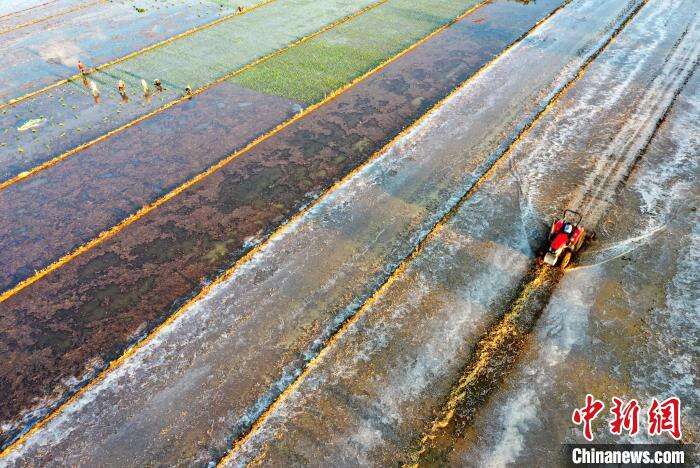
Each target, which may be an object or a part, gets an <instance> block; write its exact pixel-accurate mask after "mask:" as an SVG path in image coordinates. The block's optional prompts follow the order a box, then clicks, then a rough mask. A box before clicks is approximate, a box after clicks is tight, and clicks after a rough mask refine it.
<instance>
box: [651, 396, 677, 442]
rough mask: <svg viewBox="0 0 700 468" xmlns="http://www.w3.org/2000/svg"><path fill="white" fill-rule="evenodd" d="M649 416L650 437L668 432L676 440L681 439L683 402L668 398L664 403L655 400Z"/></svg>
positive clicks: (652, 401)
mask: <svg viewBox="0 0 700 468" xmlns="http://www.w3.org/2000/svg"><path fill="white" fill-rule="evenodd" d="M648 416H649V435H659V434H661V433H662V432H668V433H669V434H671V436H672V437H673V438H674V439H676V440H678V439H680V438H681V400H679V399H678V398H677V397H671V398H668V399H666V400H664V401H663V402H662V403H659V401H658V400H657V399H656V398H653V399H652V400H651V407H650V408H649V413H648Z"/></svg>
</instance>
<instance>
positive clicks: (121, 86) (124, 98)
mask: <svg viewBox="0 0 700 468" xmlns="http://www.w3.org/2000/svg"><path fill="white" fill-rule="evenodd" d="M117 91H119V95H120V96H121V97H122V101H124V102H127V101H128V100H129V96H127V95H126V84H125V83H124V80H119V81H118V82H117Z"/></svg>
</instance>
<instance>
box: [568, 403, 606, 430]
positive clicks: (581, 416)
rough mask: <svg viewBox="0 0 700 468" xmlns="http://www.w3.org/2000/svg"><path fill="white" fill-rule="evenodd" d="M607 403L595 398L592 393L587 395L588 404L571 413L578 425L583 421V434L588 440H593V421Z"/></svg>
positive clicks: (572, 418)
mask: <svg viewBox="0 0 700 468" xmlns="http://www.w3.org/2000/svg"><path fill="white" fill-rule="evenodd" d="M603 408H605V405H604V404H603V402H602V401H600V400H596V399H595V398H593V395H591V394H590V393H589V394H588V395H586V405H585V406H584V407H583V408H576V409H575V410H574V414H572V415H571V420H572V421H573V422H574V424H576V425H577V426H578V425H580V424H581V423H583V436H584V437H585V438H586V440H588V441H591V440H593V433H592V432H591V421H593V420H594V419H595V418H596V416H598V413H600V412H601V411H603Z"/></svg>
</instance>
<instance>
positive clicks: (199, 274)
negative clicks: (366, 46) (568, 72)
mask: <svg viewBox="0 0 700 468" xmlns="http://www.w3.org/2000/svg"><path fill="white" fill-rule="evenodd" d="M492 5H493V6H491V5H489V8H485V9H480V10H477V12H478V13H479V16H476V17H467V18H465V19H464V20H463V21H462V22H460V23H457V24H456V25H454V26H453V27H451V28H448V29H447V30H445V31H444V32H443V33H441V34H440V35H438V36H435V37H433V38H432V39H431V40H430V41H429V42H426V43H424V44H422V45H421V46H420V47H418V48H416V49H414V50H413V51H412V52H411V53H409V54H407V55H405V56H403V57H401V58H400V59H399V60H397V61H395V62H393V63H392V64H390V65H388V66H387V67H386V68H384V69H383V70H382V71H380V72H379V73H377V74H375V75H373V76H371V77H369V78H368V79H367V80H365V81H363V82H361V83H358V84H357V85H356V86H355V87H353V88H352V89H350V90H348V91H347V92H346V93H344V94H342V95H340V96H338V97H337V98H336V99H335V100H333V101H331V102H329V103H328V104H326V105H325V106H324V107H321V108H319V109H317V110H316V111H315V112H314V113H312V114H309V115H308V116H306V117H305V118H304V119H302V120H300V121H298V122H296V123H295V124H294V125H293V126H290V127H288V128H287V129H285V130H284V131H283V132H281V133H280V134H279V135H276V136H275V137H273V138H270V139H269V140H267V141H265V142H262V143H261V144H260V145H258V146H257V147H256V148H253V149H252V150H251V151H249V152H248V153H246V154H244V155H243V157H240V158H238V159H236V160H234V161H232V162H231V163H230V164H229V165H227V166H226V167H225V168H224V169H222V170H221V171H220V172H219V173H216V174H214V175H212V176H211V177H209V178H208V179H206V180H205V181H203V182H202V183H201V184H200V185H199V186H196V187H193V188H192V189H191V190H188V191H187V193H186V194H183V196H182V197H178V198H175V199H173V200H172V201H171V202H168V203H167V204H165V205H163V206H162V207H160V208H159V209H157V210H154V211H153V212H152V213H149V214H148V215H147V216H146V217H144V218H143V219H141V220H139V221H138V222H136V223H135V224H134V225H132V226H129V227H128V228H127V229H125V230H124V231H123V232H120V233H119V234H118V235H117V236H115V238H114V239H111V240H109V241H107V242H105V243H104V245H101V246H99V247H97V248H95V249H93V250H91V251H89V252H87V253H86V254H83V255H81V256H79V257H77V258H76V259H75V260H74V261H73V262H70V263H68V264H67V265H65V266H64V267H62V268H60V269H59V270H57V271H56V272H55V276H54V274H52V275H50V276H49V277H47V278H46V280H47V281H45V280H41V281H39V282H37V283H35V284H34V285H31V286H29V287H28V288H27V289H26V290H24V291H22V292H21V293H20V294H19V295H17V296H15V297H13V298H10V299H9V300H8V301H6V302H4V303H2V304H0V307H2V308H3V310H4V311H7V315H6V317H8V320H7V321H6V325H7V326H8V327H11V328H13V329H14V330H15V331H13V332H12V334H13V335H14V336H16V337H19V336H21V334H23V333H24V332H22V330H25V331H26V332H29V333H33V332H32V329H33V328H34V326H33V325H30V326H28V327H25V326H24V325H20V324H22V323H27V322H26V320H27V318H28V317H30V316H33V317H35V319H31V320H32V321H33V320H38V321H39V322H41V323H44V324H45V326H47V327H48V328H54V326H53V325H49V323H51V322H53V323H55V324H56V325H59V324H60V325H59V329H62V330H64V331H62V332H59V334H58V335H54V336H55V338H56V339H55V341H52V342H41V343H37V342H35V341H34V340H33V339H32V338H31V335H29V336H27V338H29V341H28V342H26V343H27V344H29V346H28V347H26V348H25V350H24V351H20V347H18V346H16V345H15V346H13V348H12V349H13V351H14V353H13V356H14V358H15V359H14V361H13V364H14V366H15V367H14V369H12V368H11V367H5V368H4V369H3V372H7V374H5V375H6V376H7V378H8V380H9V379H10V378H11V379H12V381H14V382H16V383H17V384H16V385H17V387H15V388H17V390H18V391H17V394H18V396H19V395H21V394H25V395H31V394H32V393H34V391H32V392H27V391H25V390H21V391H20V389H26V388H27V387H26V385H29V386H31V387H34V388H36V389H37V390H38V391H39V392H40V393H43V394H44V395H46V394H48V395H50V394H51V392H52V391H54V388H55V385H57V384H59V383H60V381H61V379H65V378H66V377H67V376H71V375H73V376H77V377H79V376H80V374H81V373H82V372H83V371H84V369H85V366H88V370H89V366H90V365H94V363H92V362H90V360H91V359H93V358H94V357H95V356H96V354H95V353H98V354H97V355H98V356H102V357H101V358H100V359H102V360H110V359H111V358H112V356H115V355H117V354H118V353H119V352H120V351H119V350H120V349H123V346H124V345H125V344H127V343H128V342H129V341H131V340H132V339H133V338H134V336H138V335H139V334H140V333H142V332H143V331H144V328H146V329H150V328H151V327H152V326H153V324H154V323H157V322H158V321H159V320H162V318H164V317H165V316H167V314H168V313H169V311H171V310H172V308H173V307H176V306H177V304H178V303H179V302H180V301H181V300H182V298H185V297H187V296H188V295H189V294H191V292H192V291H196V290H197V289H198V288H200V287H201V286H202V279H203V278H204V279H206V278H212V277H214V276H216V274H217V272H218V271H221V270H222V269H225V268H227V267H228V266H229V265H231V263H232V262H233V261H235V259H236V258H238V257H240V256H241V255H242V253H244V252H245V251H246V250H248V249H249V248H250V247H251V239H250V237H251V236H261V235H266V234H267V233H269V232H270V231H271V230H272V229H273V228H274V226H277V225H279V224H280V223H282V222H283V221H284V219H286V217H288V216H289V215H290V214H291V213H293V212H294V211H295V210H297V209H298V208H299V207H303V205H304V204H305V203H308V202H309V201H310V200H312V199H313V197H314V196H315V195H314V194H315V193H317V192H318V191H320V190H323V189H324V188H325V187H327V186H328V184H329V183H332V182H333V181H334V180H337V178H339V177H341V176H342V175H343V174H345V173H347V172H348V171H350V170H351V169H352V168H353V167H354V166H356V165H357V164H359V163H361V162H362V161H364V160H365V159H366V158H368V157H369V156H370V155H371V154H372V153H373V152H374V151H376V150H378V149H380V148H381V146H382V145H383V144H384V143H385V142H386V141H388V140H389V139H390V138H391V137H392V136H393V135H395V134H396V133H397V132H399V131H400V130H401V129H402V128H403V126H405V125H407V124H409V123H410V122H411V121H412V120H413V119H415V118H417V117H418V116H419V115H421V114H422V113H423V112H425V109H427V108H428V107H429V106H430V105H432V104H433V103H434V102H436V101H437V100H438V99H440V98H441V97H443V96H444V95H445V94H447V93H448V92H449V91H450V90H451V89H452V88H453V87H454V86H456V85H458V84H459V83H460V82H461V81H463V80H464V79H466V78H467V77H468V76H469V75H470V74H472V73H474V72H475V71H476V70H477V69H478V68H479V67H480V66H482V65H483V64H484V63H486V62H487V61H488V60H490V58H491V57H492V56H493V55H495V54H497V53H498V52H499V51H500V50H502V49H503V47H505V46H507V45H508V44H509V43H510V41H513V40H516V39H517V38H518V37H519V36H520V35H522V34H524V33H525V32H527V30H528V29H529V28H530V27H532V26H533V25H534V24H535V23H536V22H537V21H538V19H540V18H541V17H542V16H543V15H546V14H547V13H548V12H550V11H552V10H553V9H554V8H556V6H557V3H555V2H551V3H550V4H549V5H548V7H546V8H538V9H533V10H529V9H527V8H525V7H523V6H521V5H518V4H516V3H510V2H494V3H493V4H492ZM543 5H547V4H546V3H543ZM528 8H529V7H528ZM518 11H519V12H520V15H519V17H520V18H521V22H520V29H511V28H512V27H513V25H514V24H515V23H513V22H512V21H511V22H509V23H508V24H509V26H508V27H505V28H504V29H503V30H500V34H499V33H498V32H499V28H501V27H502V26H501V25H502V24H503V22H502V21H501V19H502V18H506V17H509V18H513V17H514V15H513V13H514V12H518ZM529 11H532V13H533V15H532V16H529V17H528V15H527V14H526V12H529ZM474 20H478V22H474ZM483 32H490V33H489V35H490V36H491V37H493V38H494V40H493V41H492V42H491V41H489V42H484V44H483V46H482V48H481V49H479V48H477V47H476V44H475V40H476V38H477V37H479V36H480V35H481V34H482V33H483ZM487 37H488V36H487ZM590 39H591V38H590V37H589V40H590ZM585 43H586V40H585V39H584V40H582V41H581V42H578V43H577V44H585ZM460 52H461V53H464V54H467V53H468V55H465V57H468V58H469V60H465V61H462V62H455V61H452V60H447V59H446V58H445V57H447V56H448V55H449V54H454V53H460ZM570 59H571V58H569V60H570ZM418 78H420V79H418ZM197 101H198V100H195V101H193V103H194V102H197ZM367 115H370V116H371V119H369V120H364V116H367ZM313 141H316V142H318V143H316V146H313V147H309V142H313ZM128 143H129V144H132V142H128ZM324 147H326V148H328V149H324V150H323V151H321V152H319V153H318V154H317V153H315V152H316V151H318V150H320V149H322V148H324ZM280 155H282V156H283V157H280ZM68 162H69V161H66V162H65V163H68ZM273 162H274V164H273ZM56 167H57V168H60V167H61V166H60V165H59V166H56ZM154 169H155V168H154ZM30 181H31V179H30ZM273 181H276V183H275V184H273V183H272V182H273ZM237 186H240V187H241V188H238V189H236V187H237ZM59 224H60V223H59ZM195 239H196V241H194V240H195ZM193 241H194V242H193ZM26 251H31V249H30V248H29V247H27V249H26ZM37 251H38V252H41V250H38V249H37ZM156 279H157V280H156ZM47 301H48V302H47ZM66 301H67V302H66ZM59 304H62V305H59ZM56 307H58V309H61V310H64V312H63V313H50V314H49V315H46V314H45V311H47V310H54V311H56V312H58V311H57V309H56ZM107 311H109V313H108V314H109V315H105V314H106V313H107ZM68 317H71V319H70V320H69V322H70V323H71V325H69V328H68V329H67V328H65V327H66V325H68V323H69V322H67V321H66V318H68ZM35 323H38V322H35ZM18 325H19V326H18ZM56 330H57V331H58V329H56ZM69 330H70V331H69ZM17 332H19V333H20V335H16V334H15V333H17ZM59 336H60V337H61V338H59ZM19 342H20V340H17V341H15V343H19ZM110 342H111V344H110ZM36 345H39V347H40V349H46V347H47V346H48V347H49V348H51V352H49V353H47V354H46V357H47V358H48V359H49V360H47V361H46V362H45V365H44V366H43V367H44V370H43V371H42V373H43V375H44V376H45V378H46V380H44V384H46V385H45V386H44V387H43V390H40V388H38V387H36V384H34V383H31V382H29V381H26V380H25V381H24V383H22V381H21V380H17V379H18V378H21V376H22V375H23V373H22V372H17V370H18V369H20V368H21V367H22V366H23V364H21V363H22V362H25V363H26V364H27V365H29V363H34V364H32V365H36V364H37V363H38V362H37V361H36V358H37V354H36V351H37V348H36ZM56 346H58V347H56ZM46 350H47V351H48V349H46ZM55 358H58V360H56V359H55ZM98 364H99V361H98ZM49 373H52V374H54V375H55V376H56V377H55V380H54V381H53V383H49V382H48V375H49ZM24 375H26V374H24ZM61 387H62V386H59V390H60V389H61ZM59 395H60V392H59ZM15 401H17V402H19V401H21V400H20V399H19V398H17V400H15Z"/></svg>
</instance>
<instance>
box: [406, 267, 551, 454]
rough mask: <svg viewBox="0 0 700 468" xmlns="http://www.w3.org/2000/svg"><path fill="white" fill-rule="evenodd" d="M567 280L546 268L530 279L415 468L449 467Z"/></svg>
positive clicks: (489, 337)
mask: <svg viewBox="0 0 700 468" xmlns="http://www.w3.org/2000/svg"><path fill="white" fill-rule="evenodd" d="M561 277H562V272H561V270H560V269H559V268H552V267H549V266H546V265H543V266H539V267H536V268H533V269H532V270H531V271H530V272H529V274H528V275H527V276H526V277H525V278H524V280H523V283H522V286H521V288H520V291H519V293H518V294H517V297H516V298H515V300H514V301H513V302H512V306H511V307H510V309H508V310H507V311H506V312H505V314H503V317H502V319H501V320H500V321H498V322H497V323H496V324H494V325H493V326H492V327H491V329H490V330H489V331H488V332H487V333H486V334H485V335H484V336H483V337H482V338H481V339H480V340H479V342H478V344H477V346H476V350H475V352H474V355H473V357H472V359H471V360H470V361H469V362H468V363H467V365H466V366H465V368H464V372H463V375H462V377H461V378H460V379H459V382H458V383H457V385H455V387H454V388H453V390H452V392H451V394H450V397H449V400H448V401H447V404H446V405H445V407H444V408H443V410H442V412H441V415H440V417H439V418H438V419H437V420H436V421H434V422H433V424H432V426H431V427H430V429H429V430H428V431H427V433H426V434H425V435H424V436H423V437H422V438H421V441H420V448H419V449H418V450H417V451H416V453H415V455H414V456H413V458H414V460H415V464H414V465H411V466H443V465H444V464H445V463H446V462H447V455H448V454H449V453H450V451H451V449H452V446H453V444H454V442H455V440H456V439H457V438H458V437H461V436H463V434H464V432H465V430H466V428H467V427H468V426H469V424H470V423H471V421H472V420H473V418H474V415H475V414H476V412H477V411H478V410H479V408H481V406H483V404H484V402H485V401H486V400H487V399H488V398H489V396H490V395H491V393H492V392H493V391H494V390H496V389H497V388H498V387H499V384H500V383H501V381H502V380H503V378H504V377H505V375H506V374H507V373H508V372H509V371H510V369H512V367H513V365H514V364H515V362H516V361H517V359H518V357H519V356H520V350H521V349H522V348H523V346H524V345H525V342H526V338H527V336H528V334H529V333H530V331H531V330H532V328H533V327H534V325H535V323H536V322H537V319H538V318H539V316H540V314H541V313H542V311H543V310H544V308H545V306H546V305H547V303H548V301H549V298H550V296H551V295H552V292H553V291H554V288H555V287H556V285H557V284H558V283H559V280H560V279H561Z"/></svg>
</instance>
